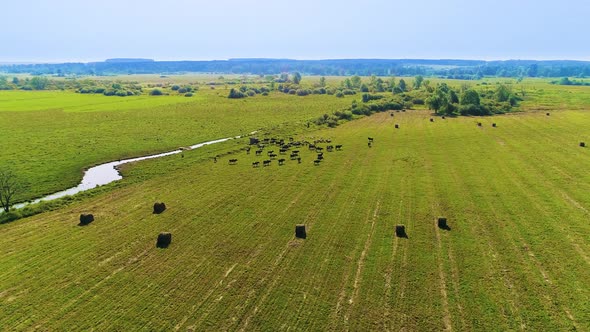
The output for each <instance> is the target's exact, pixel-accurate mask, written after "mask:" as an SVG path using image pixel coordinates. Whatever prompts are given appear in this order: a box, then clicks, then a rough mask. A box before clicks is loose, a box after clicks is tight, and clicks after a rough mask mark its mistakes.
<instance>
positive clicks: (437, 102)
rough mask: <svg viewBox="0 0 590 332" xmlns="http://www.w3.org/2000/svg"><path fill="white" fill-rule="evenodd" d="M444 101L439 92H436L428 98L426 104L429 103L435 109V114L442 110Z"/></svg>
mask: <svg viewBox="0 0 590 332" xmlns="http://www.w3.org/2000/svg"><path fill="white" fill-rule="evenodd" d="M443 103H444V101H443V98H442V97H441V96H440V95H439V94H438V93H435V94H433V95H432V96H430V97H428V98H427V99H426V105H428V108H429V109H431V110H434V113H435V114H438V110H440V108H441V107H442V105H443Z"/></svg>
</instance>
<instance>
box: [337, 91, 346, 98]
mask: <svg viewBox="0 0 590 332" xmlns="http://www.w3.org/2000/svg"><path fill="white" fill-rule="evenodd" d="M336 97H337V98H343V97H344V93H342V91H338V92H336Z"/></svg>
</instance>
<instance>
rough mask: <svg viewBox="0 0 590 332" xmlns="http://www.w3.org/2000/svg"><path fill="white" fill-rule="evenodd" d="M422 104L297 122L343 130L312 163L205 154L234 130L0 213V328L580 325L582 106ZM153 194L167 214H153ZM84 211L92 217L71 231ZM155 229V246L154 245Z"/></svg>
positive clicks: (587, 233)
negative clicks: (53, 199) (105, 185)
mask: <svg viewBox="0 0 590 332" xmlns="http://www.w3.org/2000/svg"><path fill="white" fill-rule="evenodd" d="M334 99H335V98H330V99H327V101H329V102H330V103H334V102H337V100H334ZM220 100H221V99H220ZM223 100H225V99H223ZM304 100H306V99H297V101H298V102H302V103H305V101H304ZM310 100H313V99H310ZM254 101H255V99H252V102H254ZM250 102H251V101H250V100H246V101H244V104H246V105H247V104H248V103H250ZM222 105H223V104H222ZM219 107H220V108H219V110H223V109H224V107H223V106H219ZM255 108H256V107H252V109H255ZM301 108H302V107H301V106H298V107H297V109H301ZM189 109H190V108H188V107H187V108H184V106H180V105H179V106H178V109H176V108H172V110H170V112H175V111H174V110H176V112H179V114H184V112H186V113H189V111H188V110H189ZM304 109H305V108H304ZM287 111H288V110H284V112H287ZM152 112H153V115H152V116H153V119H154V123H156V122H157V121H155V119H157V118H158V117H157V115H159V114H160V113H159V112H161V111H148V113H149V114H152ZM235 112H238V111H237V110H235ZM211 113H215V112H211ZM18 114H20V113H11V116H17V115H18ZM64 114H65V113H64ZM69 114H78V113H69ZM98 114H100V115H101V116H106V115H107V114H112V113H97V115H98ZM132 114H135V113H133V112H130V113H129V114H128V115H132ZM191 114H192V113H191ZM310 115H311V113H310ZM429 117H430V115H429V113H428V112H427V111H409V112H405V113H395V116H394V117H390V116H389V114H386V113H382V114H377V115H374V116H371V117H367V118H363V119H360V120H357V121H352V122H349V123H346V124H344V125H341V126H339V127H338V128H336V129H329V130H328V129H326V130H322V131H318V132H310V133H305V134H304V137H299V138H301V139H305V138H308V139H312V137H315V138H319V137H323V138H330V139H331V140H332V141H333V143H334V144H343V145H344V148H343V151H339V152H332V153H327V152H326V153H325V155H326V160H325V161H324V162H322V164H321V165H319V166H314V165H313V162H312V160H313V159H315V157H314V154H312V153H311V152H309V151H307V150H305V149H301V150H302V159H303V160H302V163H301V164H297V163H296V162H293V161H290V160H289V161H287V163H286V164H285V166H281V167H279V166H277V164H276V161H275V162H273V165H271V166H270V167H260V168H257V169H256V168H252V166H251V162H253V161H255V160H261V159H265V158H264V157H256V156H255V155H254V154H250V155H246V154H245V152H236V154H234V155H227V156H224V157H223V158H221V159H220V160H219V162H218V163H213V162H212V161H211V160H210V157H212V156H213V155H215V154H219V153H220V152H221V151H231V150H237V149H238V148H240V147H242V146H244V142H243V141H230V142H227V143H223V144H220V145H218V146H210V147H206V148H203V149H199V150H194V151H191V152H187V153H186V156H185V158H182V159H180V158H174V157H173V158H164V159H159V160H151V161H146V162H142V163H138V164H137V165H129V166H127V167H126V168H125V169H124V173H125V174H126V175H128V177H127V178H126V179H125V180H123V181H126V183H127V185H125V186H122V187H121V188H120V189H118V190H114V191H110V192H107V193H104V194H100V195H97V196H96V197H93V198H90V199H87V200H85V201H82V202H77V203H74V204H73V205H71V206H69V207H67V208H63V209H61V210H58V211H54V212H49V213H44V214H40V215H37V216H35V217H32V218H27V219H24V220H20V221H17V222H13V223H10V224H4V225H0V232H1V233H2V237H0V267H2V268H1V269H0V307H1V308H2V309H1V311H2V315H0V326H2V327H3V328H7V329H9V330H33V329H36V330H90V329H94V330H182V331H187V330H191V331H201V330H210V331H220V330H264V331H274V330H331V331H343V330H351V331H367V330H402V329H403V330H416V331H432V330H443V329H446V330H476V331H506V330H530V331H541V330H545V331H561V330H580V331H583V330H589V329H590V266H589V265H590V243H589V242H588V239H589V237H590V224H589V223H588V217H589V214H590V212H589V211H590V195H589V194H588V192H589V190H590V173H588V172H587V170H586V168H585V166H586V165H588V163H589V162H590V152H589V151H588V150H587V149H584V148H580V147H579V146H578V143H579V142H580V141H583V140H586V142H589V141H590V140H589V139H588V136H587V135H588V134H587V133H588V132H590V114H588V113H587V112H584V111H567V110H563V111H556V112H552V114H551V116H545V113H544V112H529V113H519V114H513V115H505V116H496V117H490V118H469V117H459V118H447V119H446V120H442V119H438V118H437V119H436V121H435V122H433V123H431V122H429V120H428V119H429ZM119 121H122V120H120V119H119ZM245 121H249V120H247V119H246V120H245ZM267 121H268V123H272V120H267ZM478 121H480V122H482V123H483V126H482V127H478V126H476V123H477V122H478ZM492 122H495V123H497V125H498V126H497V128H493V127H492V126H491V123H492ZM113 123H117V122H113ZM179 123H181V122H180V121H179V122H175V125H179ZM394 123H398V124H400V128H399V129H394V126H393V125H394ZM127 126H128V125H127ZM242 127H245V128H243V129H241V128H242ZM246 127H247V126H246V123H244V122H240V124H239V125H235V127H233V129H231V130H236V128H239V129H240V130H251V129H252V128H246ZM253 129H255V128H253ZM227 130H228V131H230V129H227ZM240 130H236V131H240ZM168 134H171V135H173V136H174V135H178V134H177V133H173V132H166V135H162V138H163V139H166V140H170V141H168V142H174V141H172V140H171V139H170V138H169V137H168ZM367 137H374V139H375V143H374V144H373V146H372V147H371V148H369V147H368V146H367ZM230 158H237V159H238V164H237V165H235V166H229V165H228V164H227V161H228V159H230ZM156 201H164V202H165V203H166V204H167V206H168V207H169V209H168V210H167V211H165V212H164V213H163V214H161V215H153V214H152V213H151V212H152V211H151V207H152V205H153V203H154V202H156ZM87 212H91V213H94V215H95V217H96V221H95V222H93V223H91V224H90V225H89V226H86V227H80V226H77V224H78V216H79V214H80V213H87ZM438 216H445V217H447V218H448V220H449V226H450V227H451V230H450V231H445V230H440V229H439V228H437V227H436V218H437V217H438ZM298 223H304V224H306V225H307V231H308V238H307V239H305V240H298V239H295V238H294V226H295V224H298ZM396 224H404V225H405V226H406V229H407V232H408V238H407V239H405V238H396V237H395V236H394V231H393V230H394V226H395V225H396ZM160 231H170V232H172V233H173V240H172V245H171V246H170V247H169V248H168V249H156V248H155V239H156V235H157V234H158V233H159V232H160Z"/></svg>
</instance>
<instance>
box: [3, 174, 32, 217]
mask: <svg viewBox="0 0 590 332" xmlns="http://www.w3.org/2000/svg"><path fill="white" fill-rule="evenodd" d="M27 188H28V186H27V184H26V183H25V182H24V181H22V180H20V179H19V178H18V177H17V176H16V174H15V173H14V172H12V170H10V169H8V168H4V169H0V206H1V207H2V209H4V211H5V212H8V210H10V205H11V204H12V202H13V201H14V197H15V196H17V195H19V194H21V193H23V192H24V191H26V190H27Z"/></svg>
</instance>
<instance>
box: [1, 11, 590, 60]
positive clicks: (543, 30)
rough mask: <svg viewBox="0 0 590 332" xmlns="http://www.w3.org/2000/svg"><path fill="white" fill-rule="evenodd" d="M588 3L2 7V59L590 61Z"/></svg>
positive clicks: (589, 13) (589, 12)
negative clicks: (255, 58)
mask: <svg viewBox="0 0 590 332" xmlns="http://www.w3.org/2000/svg"><path fill="white" fill-rule="evenodd" d="M589 15H590V1H589V0H561V1H547V0H403V1H398V0H361V1H349V0H340V1H321V0H295V1H285V0H272V1H271V0H251V1H245V0H239V1H238V0H208V1H197V0H160V1H154V0H99V1H81V0H27V1H22V0H21V1H13V0H4V1H2V3H0V18H1V23H2V30H3V32H2V33H1V34H0V62H7V61H18V62H27V61H39V62H41V61H52V62H55V61H96V60H103V59H106V58H114V57H143V58H153V59H157V60H201V59H204V60H208V59H228V58H238V57H239V58H250V57H264V58H292V59H334V58H389V59H399V58H428V59H437V58H455V59H583V60H590V43H589V41H590V35H589V34H588V33H589V32H590V19H589V18H588V17H589Z"/></svg>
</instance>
